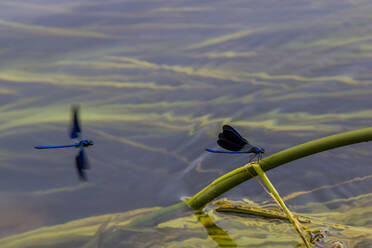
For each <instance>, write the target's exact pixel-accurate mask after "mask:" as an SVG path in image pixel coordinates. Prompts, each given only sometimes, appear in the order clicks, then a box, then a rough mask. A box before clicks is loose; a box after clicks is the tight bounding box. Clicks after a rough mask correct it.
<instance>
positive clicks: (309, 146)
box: [187, 127, 372, 209]
mask: <svg viewBox="0 0 372 248" xmlns="http://www.w3.org/2000/svg"><path fill="white" fill-rule="evenodd" d="M370 140H372V127H370V128H363V129H358V130H354V131H349V132H345V133H340V134H336V135H332V136H328V137H325V138H321V139H317V140H313V141H310V142H307V143H304V144H301V145H298V146H294V147H292V148H289V149H286V150H284V151H281V152H278V153H275V154H273V155H271V156H268V157H266V158H264V159H262V160H260V162H259V164H260V166H261V168H262V170H263V171H268V170H271V169H273V168H275V167H278V166H280V165H283V164H285V163H288V162H291V161H293V160H296V159H300V158H303V157H306V156H309V155H312V154H315V153H318V152H323V151H326V150H330V149H334V148H337V147H341V146H347V145H352V144H356V143H360V142H368V141H370ZM255 176H257V173H256V172H255V170H254V169H253V168H251V167H249V166H247V165H244V166H242V167H240V168H238V169H235V170H234V171H231V172H229V173H227V174H225V175H223V176H222V177H220V178H218V179H216V180H215V181H213V182H212V183H211V184H210V185H208V186H207V187H205V188H204V189H203V190H202V191H200V192H199V193H197V194H196V195H194V196H193V197H192V198H191V199H189V200H188V201H187V203H188V204H189V206H190V207H191V208H193V209H200V208H203V207H204V206H205V205H206V204H207V203H209V202H210V201H212V200H213V199H215V198H216V197H218V196H220V195H221V194H223V193H225V192H227V191H229V190H230V189H232V188H234V187H235V186H237V185H239V184H241V183H242V182H244V181H246V180H248V179H251V178H252V177H255Z"/></svg>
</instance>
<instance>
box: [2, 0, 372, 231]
mask: <svg viewBox="0 0 372 248" xmlns="http://www.w3.org/2000/svg"><path fill="white" fill-rule="evenodd" d="M371 10H372V4H371V3H370V2H369V1H363V0H357V1H327V2H324V1H311V2H298V1H280V2H276V1H264V2H262V1H233V2H226V1H203V2H200V1H188V2H184V1H180V2H174V1H166V0H157V1H138V0H136V1H125V0H111V1H110V0H109V1H104V2H102V1H84V0H80V1H63V4H62V3H60V2H59V1H45V0H37V1H36V0H35V1H23V0H19V1H13V0H12V1H10V0H9V1H7V0H5V1H1V3H0V13H1V15H0V16H1V19H0V30H1V32H0V58H1V60H0V63H1V64H0V95H1V97H0V103H1V106H0V136H1V140H0V154H1V156H0V189H1V191H0V199H1V200H0V217H1V219H2V223H1V227H0V236H2V237H5V236H8V235H10V234H15V233H21V232H23V231H26V230H31V229H34V228H37V227H42V226H48V225H54V224H60V223H64V222H67V221H70V220H75V219H79V218H83V217H90V216H97V215H102V214H107V213H113V212H122V211H127V210H133V209H137V208H146V207H154V206H167V205H170V204H172V203H175V202H177V201H178V200H179V199H180V198H181V197H183V196H191V195H193V194H195V193H197V192H198V191H199V190H201V189H202V188H203V187H204V186H206V185H207V184H208V183H209V182H211V181H212V180H213V179H215V178H217V177H219V176H221V175H223V174H224V173H226V172H228V171H230V170H232V169H234V168H237V167H239V166H242V165H243V164H244V163H245V162H246V161H247V157H246V156H244V155H241V156H234V157H232V156H222V155H215V154H207V153H206V152H205V151H204V149H205V148H206V147H216V143H215V138H216V135H217V134H218V132H219V130H220V128H221V126H222V124H223V123H230V124H231V125H233V126H234V127H236V128H237V129H238V130H239V131H240V132H241V133H242V134H243V135H244V136H245V137H247V138H248V139H249V140H250V142H251V143H253V144H258V145H261V146H263V147H264V148H265V150H266V151H267V154H268V155H269V154H273V153H275V152H278V151H280V150H282V149H285V148H288V147H291V146H294V145H297V144H301V143H303V142H306V141H309V140H312V139H315V138H319V137H323V136H327V135H330V134H334V133H338V132H342V131H347V130H353V129H357V128H363V127H368V126H371V118H370V117H371V116H372V111H371V108H370V106H371V99H370V96H371V93H372V81H371V76H372V74H371V65H372V43H371V40H372V36H371V35H370V34H371V29H372V25H371V14H370V13H371ZM74 103H79V104H80V105H81V110H82V111H81V119H82V124H83V135H84V137H85V138H87V139H93V140H94V141H95V145H94V146H93V147H90V148H89V149H88V150H87V153H88V156H89V161H90V164H91V167H92V168H91V170H90V171H88V178H89V182H88V183H86V184H81V183H79V181H78V178H77V176H76V173H75V168H74V156H75V153H76V151H75V150H73V149H68V150H67V149H66V150H58V151H53V150H51V151H38V150H34V149H33V146H34V145H44V144H51V145H53V144H68V143H70V140H69V138H68V126H69V119H70V113H69V110H70V105H71V104H74ZM370 149H371V144H368V143H364V144H358V145H353V146H350V147H344V148H340V149H336V150H333V151H329V152H324V153H322V154H318V155H314V156H312V157H309V158H306V159H302V160H298V161H295V162H292V163H290V164H288V165H285V166H282V167H280V168H277V169H275V170H273V171H270V172H269V173H268V176H269V177H270V178H271V179H272V181H273V183H274V184H275V185H276V186H277V188H278V190H279V191H280V193H281V194H282V195H283V196H286V195H290V194H291V193H294V192H299V191H304V193H303V194H301V195H300V196H298V197H295V198H293V199H291V200H288V205H289V206H291V205H293V206H295V205H298V204H300V205H304V204H307V203H311V202H315V203H323V202H328V201H332V200H335V199H350V198H353V197H360V196H364V195H368V194H369V193H371V186H372V182H371V177H372V170H371V168H372V167H371V161H372V159H371V156H370V152H369V151H370ZM322 186H326V187H322ZM328 186H329V187H328ZM320 187H321V188H320ZM314 189H315V190H314ZM226 196H228V197H230V198H234V199H241V198H243V197H244V198H249V199H251V200H254V201H264V200H268V199H270V198H269V196H268V195H267V194H266V193H265V192H264V191H263V190H262V188H261V186H260V185H259V184H258V183H257V182H256V181H255V180H251V181H249V182H246V183H244V184H242V185H240V186H239V187H237V188H236V189H234V190H232V191H231V192H228V193H227V194H226ZM342 204H345V205H347V206H349V205H348V201H346V200H345V202H343V203H342ZM353 204H354V205H357V204H358V203H357V202H354V201H353ZM333 207H334V208H336V207H339V206H338V205H337V206H333ZM355 207H357V206H355ZM364 207H366V206H364ZM367 207H369V208H370V207H371V206H367ZM329 208H332V206H329ZM361 218H363V217H362V216H361ZM368 225H369V227H371V226H370V224H367V226H368Z"/></svg>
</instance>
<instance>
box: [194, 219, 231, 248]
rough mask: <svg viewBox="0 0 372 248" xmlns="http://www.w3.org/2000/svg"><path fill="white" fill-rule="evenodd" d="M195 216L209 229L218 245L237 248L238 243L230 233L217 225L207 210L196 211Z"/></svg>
mask: <svg viewBox="0 0 372 248" xmlns="http://www.w3.org/2000/svg"><path fill="white" fill-rule="evenodd" d="M194 216H195V217H196V218H197V220H198V221H199V222H200V224H202V225H203V226H204V228H205V230H206V231H207V233H208V235H209V237H211V239H213V240H214V241H215V242H216V243H217V245H218V247H221V248H236V247H238V245H237V244H236V243H235V242H234V241H233V240H232V239H231V237H230V235H229V234H228V233H227V232H226V231H225V230H223V229H222V228H221V227H219V226H217V225H216V224H215V223H214V222H213V220H212V218H211V217H210V216H209V215H208V214H207V213H206V212H196V213H195V214H194Z"/></svg>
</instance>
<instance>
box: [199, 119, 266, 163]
mask: <svg viewBox="0 0 372 248" xmlns="http://www.w3.org/2000/svg"><path fill="white" fill-rule="evenodd" d="M217 144H218V145H219V146H221V147H222V148H225V149H226V150H228V151H220V150H213V149H209V148H207V149H206V151H208V152H213V153H223V154H240V153H251V154H252V156H251V158H250V160H249V162H250V161H252V160H253V159H254V158H256V157H257V158H258V160H260V159H261V158H262V156H263V154H264V153H265V149H264V148H262V147H257V146H253V145H251V144H249V142H248V141H247V140H246V139H245V138H243V137H242V136H241V135H240V134H239V133H238V131H236V130H235V129H234V128H232V127H231V126H229V125H224V126H223V127H222V133H219V134H218V140H217ZM243 148H245V149H246V150H242V149H243Z"/></svg>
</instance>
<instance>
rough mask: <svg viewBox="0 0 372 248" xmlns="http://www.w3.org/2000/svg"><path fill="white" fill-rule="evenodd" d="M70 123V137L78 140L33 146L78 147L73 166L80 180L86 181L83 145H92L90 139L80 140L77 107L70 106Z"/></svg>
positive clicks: (85, 160)
mask: <svg viewBox="0 0 372 248" xmlns="http://www.w3.org/2000/svg"><path fill="white" fill-rule="evenodd" d="M71 112H72V123H71V127H70V138H71V139H77V140H78V142H77V143H74V144H71V145H59V146H35V148H36V149H56V148H67V147H76V148H79V149H80V150H79V152H78V154H77V155H76V157H75V166H76V170H77V173H78V176H79V179H80V180H81V181H86V180H87V177H86V174H85V170H87V169H89V163H88V159H87V157H86V155H85V151H84V147H88V146H92V145H93V141H92V140H82V139H81V126H80V121H79V107H78V106H72V108H71Z"/></svg>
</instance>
